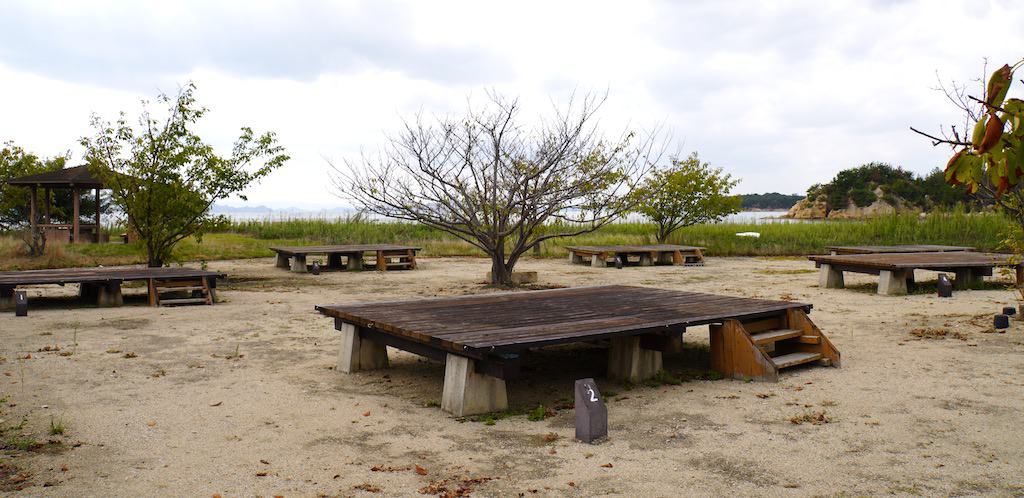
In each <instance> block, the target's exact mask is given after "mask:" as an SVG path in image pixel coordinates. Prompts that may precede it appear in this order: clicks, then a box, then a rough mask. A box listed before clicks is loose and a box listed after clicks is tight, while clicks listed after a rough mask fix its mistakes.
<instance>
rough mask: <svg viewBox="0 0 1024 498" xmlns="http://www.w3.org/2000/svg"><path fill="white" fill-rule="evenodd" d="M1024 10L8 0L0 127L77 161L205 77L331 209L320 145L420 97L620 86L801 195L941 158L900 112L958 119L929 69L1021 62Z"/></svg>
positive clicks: (539, 95) (215, 102)
mask: <svg viewBox="0 0 1024 498" xmlns="http://www.w3.org/2000/svg"><path fill="white" fill-rule="evenodd" d="M1021 26H1024V4H1022V3H1021V2H1020V1H1019V0H1017V1H1011V0H1006V1H998V0H995V1H991V2H986V1H981V0H973V1H971V0H965V1H961V2H955V1H948V2H946V1H940V0H921V1H884V0H875V1H849V2H841V1H828V2H823V1H792V2H788V1H778V2H768V1H758V2H755V1H744V2H741V1H712V0H709V1H678V2H668V1H665V2H657V1H650V2H643V1H628V2H626V1H617V2H600V1H585V2H555V1H553V0H548V1H537V2H533V1H516V2H488V1H482V0H469V1H450V2H433V1H432V2H412V1H410V2H384V1H373V2H369V1H367V2H327V1H305V2H303V1H290V2H283V1H282V2H257V1H252V0H250V1H239V2H228V1H209V0H207V1H194V2H185V1H182V2H167V1H160V2H122V1H113V0H112V1H108V2H97V1H89V2H87V1H67V2H49V1H43V0H25V1H17V0H14V1H12V0H5V1H3V2H2V3H0V89H2V91H0V141H8V140H12V141H14V142H15V143H16V144H18V145H21V146H22V147H25V148H26V149H29V150H31V151H32V152H35V153H37V154H40V155H46V156H48V155H54V154H59V153H61V152H63V151H66V150H70V151H71V152H72V154H73V156H74V159H75V160H80V159H81V150H80V148H79V147H78V146H77V141H78V138H79V137H81V136H83V135H87V134H90V129H89V126H88V123H89V115H90V114H91V113H94V112H95V113H98V114H100V115H101V116H104V117H108V118H114V117H116V115H117V113H118V112H119V111H122V110H123V111H127V112H129V114H130V115H134V114H135V113H136V112H137V111H138V109H139V99H141V98H152V97H154V96H155V95H156V94H157V93H159V92H160V91H164V92H174V91H176V89H177V88H178V86H179V85H180V84H183V83H185V82H188V81H194V82H195V83H196V84H197V86H198V97H199V100H200V103H201V104H203V105H205V106H207V107H209V108H210V111H211V112H210V113H209V114H208V115H207V118H205V119H204V121H203V122H202V125H201V130H202V134H203V136H204V137H205V138H206V139H207V140H208V141H209V142H211V143H212V144H214V145H215V146H217V147H218V148H219V149H220V150H222V151H224V152H225V153H227V152H229V151H230V145H231V143H232V141H233V140H234V139H235V138H236V137H237V135H238V128H239V127H240V126H243V125H247V126H252V127H253V128H255V129H256V130H257V131H264V130H273V131H275V132H277V133H278V136H279V139H280V142H281V144H282V145H283V146H285V147H286V149H287V151H288V153H289V154H290V155H291V156H292V160H291V161H290V162H289V163H287V164H286V165H285V166H284V167H283V168H282V169H280V170H279V171H277V172H275V173H273V174H272V176H270V177H268V178H267V179H265V180H264V181H263V182H262V184H260V185H258V186H256V187H253V188H251V189H250V190H249V192H248V193H249V203H250V204H251V205H256V204H264V205H268V206H271V207H286V206H298V207H303V208H318V207H325V206H336V205H339V204H342V201H340V200H339V199H337V198H336V197H334V196H333V195H332V193H331V191H330V188H329V187H328V185H329V182H328V180H327V178H328V176H327V175H328V174H327V172H328V167H327V165H326V163H325V160H324V158H325V157H326V158H331V159H334V160H336V161H340V160H342V159H344V158H345V157H355V156H357V155H358V153H359V151H360V150H361V149H374V148H376V147H377V145H378V144H380V143H381V142H382V140H383V136H384V133H385V132H388V131H391V130H395V129H396V128H397V127H398V126H399V125H400V123H401V119H402V118H403V117H404V116H409V115H411V114H412V113H414V112H416V111H419V110H423V111H424V112H426V113H438V114H444V113H452V112H461V111H463V110H464V109H465V106H466V101H467V96H470V95H473V96H476V97H478V96H480V95H482V94H483V93H484V91H485V90H486V89H489V88H494V89H497V90H499V91H501V92H504V93H506V94H509V95H513V96H518V97H520V99H521V100H522V102H523V103H524V104H525V106H526V109H527V110H528V113H527V114H526V115H527V116H532V115H536V114H539V113H542V112H544V111H547V110H549V109H550V107H551V103H552V102H559V101H564V100H565V99H566V98H567V97H568V96H569V95H570V93H571V92H572V91H573V89H579V90H596V91H604V90H606V89H607V90H608V92H609V100H608V102H607V104H606V106H605V108H604V109H603V112H602V118H601V123H602V126H603V127H604V128H606V129H607V130H608V132H609V133H610V134H612V133H614V134H617V133H618V132H620V131H621V130H622V129H623V127H626V126H631V127H634V128H647V127H650V126H653V125H657V124H664V125H665V126H666V127H667V129H668V130H669V131H670V132H671V134H672V138H673V139H674V140H675V142H676V144H677V146H676V147H678V150H679V151H681V153H683V154H687V153H689V152H690V151H693V150H697V151H699V153H700V155H701V157H702V158H703V159H704V160H707V161H709V162H711V163H712V164H713V165H715V166H721V167H723V168H725V169H726V170H727V171H729V172H731V173H733V174H734V175H736V176H738V177H740V178H741V179H742V183H741V184H740V185H739V187H738V190H739V191H740V192H742V193H751V192H767V191H781V192H784V193H792V192H803V191H805V190H806V188H807V187H808V186H810V185H811V184H813V183H818V182H822V181H827V180H829V179H830V178H831V177H832V176H833V175H834V174H835V173H836V172H837V171H839V170H841V169H844V168H848V167H852V166H857V165H860V164H863V163H866V162H870V161H884V162H889V163H892V164H894V165H901V166H903V167H905V168H907V169H910V170H912V171H915V172H918V173H925V172H927V171H929V170H930V169H932V168H934V167H936V166H941V165H944V163H945V159H946V158H947V157H948V151H947V150H944V149H937V148H932V147H931V145H930V144H929V143H928V142H927V141H926V140H924V139H922V138H921V137H918V136H915V135H913V134H912V133H911V132H910V131H909V130H908V126H911V125H915V126H918V127H921V128H925V129H928V130H936V129H937V126H938V124H939V123H951V122H956V118H957V113H956V112H955V109H953V108H952V107H951V106H950V105H949V104H948V103H947V102H946V101H945V100H944V98H943V97H942V96H941V94H939V93H937V92H935V91H934V90H933V88H934V87H935V86H936V72H938V73H939V74H940V75H942V76H943V77H944V78H946V79H951V78H954V79H957V80H964V81H969V80H970V79H971V78H977V77H978V76H980V73H981V64H982V62H983V58H984V57H988V58H989V60H990V61H991V64H992V65H993V67H995V66H998V65H1002V64H1003V63H1005V62H1010V63H1012V62H1015V61H1017V60H1019V59H1020V58H1021V57H1022V56H1024V30H1021V29H1020V27H1021ZM233 204H240V203H239V202H237V201H236V202H233Z"/></svg>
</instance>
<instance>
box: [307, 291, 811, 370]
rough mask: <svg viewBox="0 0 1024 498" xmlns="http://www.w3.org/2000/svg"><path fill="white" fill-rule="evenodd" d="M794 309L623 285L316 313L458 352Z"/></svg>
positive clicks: (368, 305)
mask: <svg viewBox="0 0 1024 498" xmlns="http://www.w3.org/2000/svg"><path fill="white" fill-rule="evenodd" d="M793 308H801V309H805V310H809V309H810V305H809V304H803V303H797V302H790V301H768V300H762V299H748V298H741V297H732V296H720V295H714V294H701V293H696V292H683V291H671V290H664V289H654V288H648V287H631V286H622V285H609V286H598V287H577V288H569V289H553V290H543V291H528V292H503V293H493V294H483V295H473V296H460V297H447V298H435V299H421V300H412V301H392V302H378V303H365V304H348V305H332V306H317V307H316V309H317V310H318V311H320V312H321V313H323V314H324V315H327V316H331V317H335V318H337V319H340V320H342V321H344V322H347V323H352V324H355V325H357V326H360V327H365V328H368V329H371V330H375V331H380V332H383V333H387V334H393V335H396V336H399V337H402V338H405V339H409V340H413V341H417V342H420V343H424V344H430V345H433V346H435V347H438V348H442V349H446V350H449V351H453V352H458V353H463V354H467V353H477V354H483V353H488V352H503V351H505V352H512V351H520V350H523V349H527V348H529V347H535V346H541V345H549V344H563V343H571V342H579V341H584V340H590V339H596V338H601V337H611V336H624V335H636V334H640V333H649V332H664V331H668V330H678V329H679V328H681V327H686V326H694V325H702V324H707V323H711V322H720V321H722V320H724V319H726V318H744V317H748V318H752V317H758V316H762V315H767V314H771V313H778V312H780V311H784V310H787V309H793Z"/></svg>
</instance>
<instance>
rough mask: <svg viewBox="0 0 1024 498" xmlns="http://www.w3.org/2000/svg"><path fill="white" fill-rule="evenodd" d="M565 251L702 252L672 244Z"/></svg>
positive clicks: (597, 247) (596, 247)
mask: <svg viewBox="0 0 1024 498" xmlns="http://www.w3.org/2000/svg"><path fill="white" fill-rule="evenodd" d="M566 249H568V250H570V251H573V252H584V253H589V254H599V253H623V252H628V253H640V252H672V251H691V252H692V251H697V250H701V251H702V250H704V248H703V247H697V246H678V245H673V244H653V245H646V246H566Z"/></svg>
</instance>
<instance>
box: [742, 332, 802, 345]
mask: <svg viewBox="0 0 1024 498" xmlns="http://www.w3.org/2000/svg"><path fill="white" fill-rule="evenodd" d="M803 334H804V332H803V331H802V330H797V329H778V330H768V331H765V332H761V333H758V334H751V335H750V337H751V339H754V344H757V345H758V346H761V345H764V344H770V343H773V342H776V341H781V340H783V339H792V338H794V337H797V336H801V335H803Z"/></svg>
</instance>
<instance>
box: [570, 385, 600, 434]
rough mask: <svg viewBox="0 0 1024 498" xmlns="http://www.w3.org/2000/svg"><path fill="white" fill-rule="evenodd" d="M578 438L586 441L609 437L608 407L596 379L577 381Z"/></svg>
mask: <svg viewBox="0 0 1024 498" xmlns="http://www.w3.org/2000/svg"><path fill="white" fill-rule="evenodd" d="M574 408H575V410H576V439H579V440H580V441H582V442H584V443H588V444H591V443H594V442H595V441H598V440H601V439H605V438H607V437H608V407H607V406H605V404H604V400H603V399H601V392H600V391H598V390H597V384H596V383H594V379H579V380H577V381H576V404H575V406H574Z"/></svg>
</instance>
